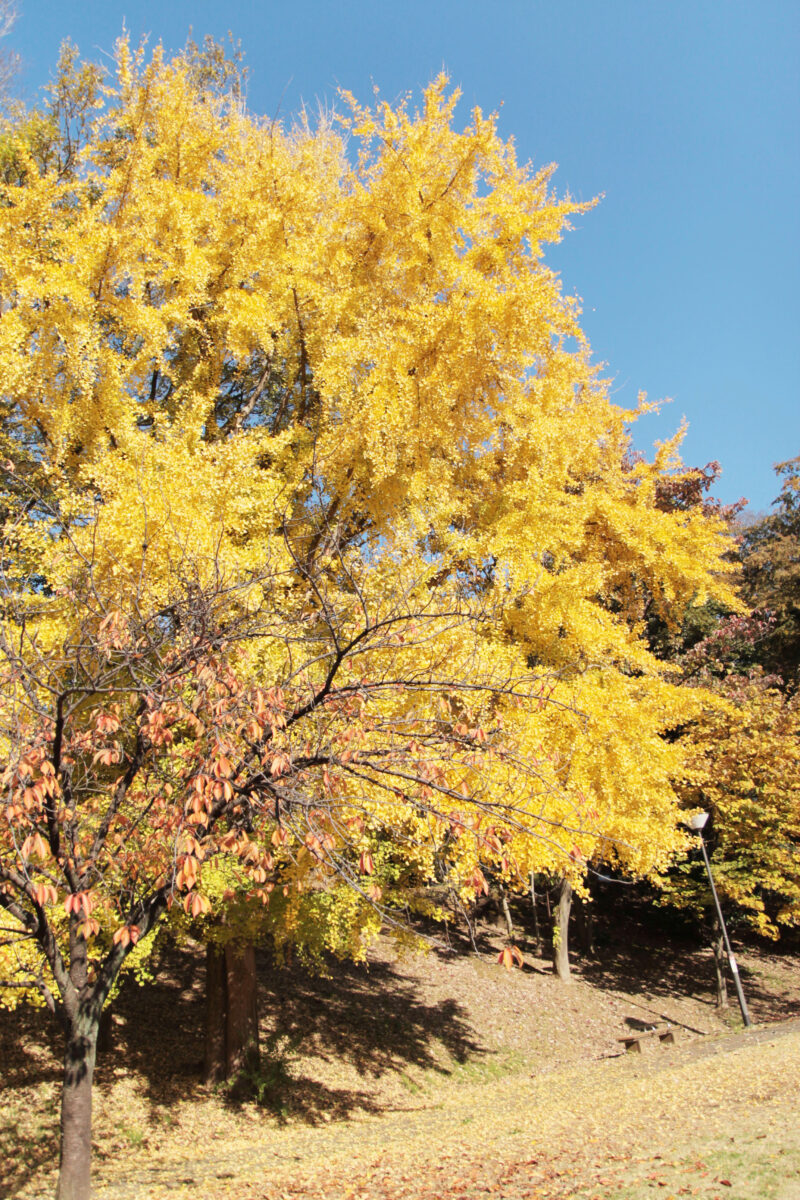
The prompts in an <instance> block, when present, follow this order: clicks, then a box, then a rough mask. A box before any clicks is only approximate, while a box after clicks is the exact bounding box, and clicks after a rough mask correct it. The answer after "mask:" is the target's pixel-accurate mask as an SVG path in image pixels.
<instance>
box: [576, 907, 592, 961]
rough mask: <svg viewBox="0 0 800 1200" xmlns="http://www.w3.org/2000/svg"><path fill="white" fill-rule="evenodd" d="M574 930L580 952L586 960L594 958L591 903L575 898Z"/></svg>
mask: <svg viewBox="0 0 800 1200" xmlns="http://www.w3.org/2000/svg"><path fill="white" fill-rule="evenodd" d="M575 899H576V904H575V930H576V932H577V934H578V941H579V943H580V947H581V952H582V953H583V954H584V955H585V956H586V958H594V957H595V952H594V911H593V909H592V905H591V903H589V902H588V901H586V900H582V899H581V898H580V896H576V898H575Z"/></svg>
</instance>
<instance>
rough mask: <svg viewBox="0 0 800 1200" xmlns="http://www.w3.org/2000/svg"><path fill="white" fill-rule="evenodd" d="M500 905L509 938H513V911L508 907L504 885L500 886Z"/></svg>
mask: <svg viewBox="0 0 800 1200" xmlns="http://www.w3.org/2000/svg"><path fill="white" fill-rule="evenodd" d="M500 905H501V907H502V909H503V916H504V918H505V922H506V930H507V932H508V936H509V938H513V936H514V922H513V921H512V920H511V909H510V908H509V907H508V897H507V896H506V889H505V888H504V887H503V886H502V884H501V886H500Z"/></svg>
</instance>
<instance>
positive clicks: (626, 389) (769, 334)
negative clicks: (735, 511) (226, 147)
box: [6, 0, 800, 509]
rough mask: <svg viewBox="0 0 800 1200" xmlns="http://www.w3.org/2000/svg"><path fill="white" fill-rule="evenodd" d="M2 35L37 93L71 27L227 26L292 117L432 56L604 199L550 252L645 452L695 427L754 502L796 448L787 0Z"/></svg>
mask: <svg viewBox="0 0 800 1200" xmlns="http://www.w3.org/2000/svg"><path fill="white" fill-rule="evenodd" d="M19 8H20V16H19V20H18V22H17V26H16V28H15V30H14V31H13V33H12V35H11V37H10V39H9V40H8V42H7V43H6V45H9V44H11V45H12V46H13V47H14V48H16V49H17V50H18V51H19V52H20V54H21V55H22V57H23V68H24V70H23V76H22V81H21V88H22V90H23V91H24V93H25V94H26V95H27V96H28V97H29V98H33V97H34V96H35V94H36V91H37V89H38V88H39V87H40V86H41V85H42V84H43V83H44V82H46V80H47V78H48V76H49V74H50V73H51V71H52V69H53V66H54V64H55V60H56V56H57V53H58V46H59V43H60V42H61V40H62V39H63V38H65V37H67V36H70V37H71V38H72V39H73V40H74V41H75V42H77V43H78V45H79V46H80V48H81V50H82V51H83V53H84V54H85V55H86V56H87V57H98V56H100V55H102V54H107V53H109V52H111V50H112V48H113V44H114V41H115V38H116V37H117V36H118V35H119V33H120V31H121V29H122V25H123V19H124V20H125V22H126V25H127V28H128V30H129V32H130V34H131V36H132V37H133V38H134V40H137V39H138V38H139V37H140V35H142V34H148V35H149V37H150V40H151V42H155V41H158V40H161V41H163V42H164V44H165V45H166V46H167V47H168V48H172V49H177V48H179V47H180V46H181V45H182V44H183V42H184V41H185V39H186V34H187V32H188V30H189V27H190V26H192V27H193V30H194V35H195V37H196V38H197V40H200V39H201V38H202V37H203V36H204V35H205V34H206V33H211V34H213V35H215V36H218V37H221V36H223V35H224V34H225V33H226V31H227V30H228V29H230V30H231V31H232V32H233V34H234V36H235V37H237V38H240V39H241V41H242V46H243V49H244V50H245V52H246V55H247V61H248V63H249V67H250V85H249V102H250V105H251V107H252V108H253V109H254V110H255V111H258V112H268V113H270V114H272V113H274V112H275V111H276V109H278V107H280V109H281V111H282V112H283V113H285V114H286V115H291V114H292V113H293V112H296V111H297V109H298V108H299V107H300V105H301V104H302V103H303V102H305V103H306V104H307V105H310V106H312V107H313V106H315V105H316V102H317V101H318V100H319V101H323V102H325V101H327V102H329V103H330V102H332V101H333V100H334V99H335V94H336V88H337V86H339V85H340V86H342V87H345V88H348V89H350V90H351V91H353V92H355V94H356V95H357V96H358V97H359V98H361V99H364V100H368V99H370V97H371V90H372V86H373V84H376V85H377V86H379V87H380V90H381V93H382V95H383V96H384V97H386V98H387V99H394V98H396V97H397V96H398V95H399V94H400V93H403V92H405V91H408V90H413V91H416V90H418V89H419V88H420V87H422V86H424V85H425V83H427V82H428V81H429V80H430V79H431V78H432V77H433V76H434V75H435V74H437V73H438V72H439V70H440V69H441V68H442V67H443V66H444V67H445V68H446V70H447V71H448V72H449V73H450V75H451V77H452V79H453V82H454V83H457V84H458V85H459V86H460V87H461V88H462V89H463V92H464V96H465V101H466V102H467V104H469V105H470V106H471V105H472V104H474V103H477V104H479V105H480V106H481V107H482V108H483V109H484V110H494V109H497V108H498V107H499V106H500V105H501V104H502V105H503V108H502V115H501V126H500V127H501V131H502V132H503V134H504V135H505V136H513V137H514V139H515V141H516V144H517V149H518V153H519V156H520V158H522V159H523V160H526V159H531V160H532V161H533V162H534V163H535V164H542V163H547V162H553V161H555V162H557V163H558V164H559V170H558V173H557V175H556V183H557V185H559V186H560V188H561V189H562V190H566V189H569V191H570V192H571V193H572V194H573V195H575V196H577V197H581V198H589V197H591V196H594V195H596V194H598V193H601V192H602V193H604V195H605V198H604V200H603V202H602V204H601V205H600V206H599V208H596V209H595V210H594V211H593V212H591V213H590V214H588V215H586V216H584V217H583V218H581V220H580V222H579V227H578V228H577V229H576V230H575V232H573V233H572V234H570V235H569V237H568V239H567V240H566V241H565V242H564V243H562V245H560V246H558V247H554V248H553V250H552V252H551V254H550V259H549V261H550V263H551V265H553V266H554V267H556V269H558V270H559V271H560V272H561V273H562V276H563V280H564V285H565V287H566V288H567V290H569V291H570V292H573V293H577V294H578V295H580V296H581V297H582V298H583V303H584V325H585V328H586V330H587V332H588V334H589V337H590V339H591V342H592V345H593V347H594V351H595V355H596V357H597V358H598V359H601V360H602V361H604V362H605V363H607V364H608V372H609V373H610V375H611V376H612V377H613V378H614V380H615V387H616V396H617V399H618V400H619V402H620V403H623V404H632V403H633V402H634V400H635V396H636V393H637V391H638V390H640V389H643V390H645V391H647V393H648V394H649V396H650V398H651V399H656V398H662V397H671V398H672V403H671V404H669V405H667V406H666V407H665V409H664V410H663V412H662V414H661V415H660V416H658V417H649V418H647V420H646V421H645V422H640V423H639V426H638V429H637V434H636V437H637V444H638V445H639V446H640V447H642V448H645V449H646V448H647V447H648V446H649V445H650V444H651V443H652V442H653V441H654V440H655V439H656V438H662V437H665V436H668V435H669V434H670V433H671V432H672V431H673V430H674V429H675V428H676V426H677V425H678V423H679V422H680V419H681V417H682V416H686V418H687V419H688V421H689V433H688V436H687V438H686V441H685V443H684V458H685V460H686V461H687V462H688V463H690V464H698V465H699V464H703V463H705V462H707V461H708V460H709V459H719V461H720V462H721V463H722V466H723V469H724V474H723V477H722V481H721V483H720V485H719V487H718V489H717V492H718V495H720V496H721V497H722V498H723V499H725V500H732V499H735V498H736V497H738V496H739V495H741V494H744V495H746V496H748V497H749V499H750V501H751V506H752V507H753V508H755V509H764V508H766V507H767V506H768V505H769V503H770V501H771V500H772V499H773V497H774V495H775V492H776V486H775V479H774V476H773V474H772V470H771V467H772V464H773V463H774V462H776V461H778V460H780V459H786V458H790V457H792V456H794V455H795V454H798V453H800V389H799V388H798V380H799V379H800V300H799V299H798V289H799V288H800V148H799V147H800V0H760V2H756V0H749V2H746V3H745V2H741V0H482V2H480V3H478V2H476V0H395V2H394V3H388V2H386V0H331V2H328V0H294V2H292V0H286V2H285V3H276V2H275V0H261V2H258V0H253V2H251V3H244V2H242V0H228V3H226V4H222V3H220V2H219V0H214V2H213V3H211V2H208V0H194V2H186V0H161V2H160V3H155V2H153V0H144V2H142V0H138V2H135V0H124V2H122V3H120V2H118V0H81V2H76V0H63V2H61V3H54V2H53V0H19Z"/></svg>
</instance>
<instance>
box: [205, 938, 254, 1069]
mask: <svg viewBox="0 0 800 1200" xmlns="http://www.w3.org/2000/svg"><path fill="white" fill-rule="evenodd" d="M206 1004H207V1008H206V1052H205V1079H206V1082H207V1083H219V1082H220V1081H221V1080H223V1079H231V1078H233V1077H234V1076H236V1075H237V1074H238V1073H239V1072H240V1071H242V1070H244V1069H246V1068H247V1067H255V1066H257V1065H258V1058H259V1051H258V991H257V978H256V954H255V947H254V946H252V945H246V946H234V945H230V946H226V947H225V948H224V949H222V950H219V949H216V948H215V947H214V946H209V947H208V948H207V950H206Z"/></svg>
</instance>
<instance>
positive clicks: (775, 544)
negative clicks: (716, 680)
mask: <svg viewBox="0 0 800 1200" xmlns="http://www.w3.org/2000/svg"><path fill="white" fill-rule="evenodd" d="M776 471H777V473H778V477H779V479H780V480H781V490H780V494H779V495H778V498H777V499H776V500H775V502H774V504H773V506H772V507H773V508H774V509H775V511H774V512H773V513H771V514H770V515H769V516H766V517H763V518H762V519H761V520H760V521H756V523H755V524H754V525H751V526H749V527H748V528H746V529H745V530H744V532H743V534H742V538H741V543H740V553H741V557H742V595H743V596H744V598H745V599H746V600H747V602H748V604H750V605H751V606H752V607H753V608H755V609H758V610H759V611H761V612H764V613H767V614H769V615H770V616H771V617H772V625H771V628H769V629H768V630H767V631H765V636H764V639H763V641H762V642H761V643H760V646H759V656H760V661H761V663H762V665H763V666H764V669H765V670H766V671H769V672H773V673H774V674H776V675H779V676H780V677H781V679H782V680H783V682H784V684H785V686H786V688H788V690H789V691H791V692H794V691H796V690H797V683H798V671H800V457H797V458H792V459H790V460H789V461H788V462H784V463H779V464H778V466H777V467H776Z"/></svg>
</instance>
